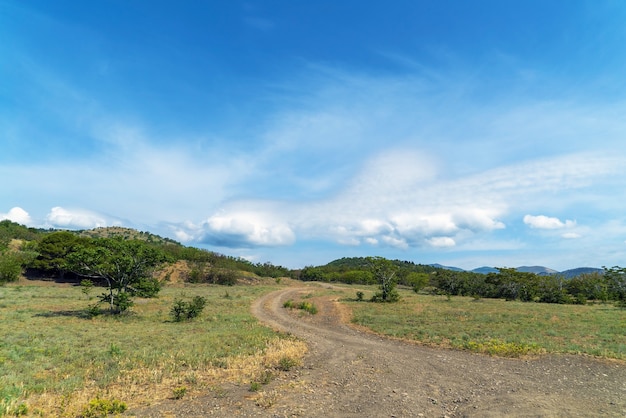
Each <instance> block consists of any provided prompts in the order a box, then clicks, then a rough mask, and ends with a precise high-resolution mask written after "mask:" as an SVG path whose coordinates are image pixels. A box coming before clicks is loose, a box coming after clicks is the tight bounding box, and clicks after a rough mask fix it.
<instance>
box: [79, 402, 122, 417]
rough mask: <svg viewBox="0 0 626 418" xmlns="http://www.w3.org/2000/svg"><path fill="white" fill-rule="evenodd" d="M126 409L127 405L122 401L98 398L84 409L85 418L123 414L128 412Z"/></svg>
mask: <svg viewBox="0 0 626 418" xmlns="http://www.w3.org/2000/svg"><path fill="white" fill-rule="evenodd" d="M126 408H127V406H126V403H124V402H122V401H118V400H116V399H113V400H108V399H100V398H96V399H92V400H91V401H89V404H87V405H86V406H85V407H84V408H83V417H85V418H100V417H107V416H108V415H109V414H121V413H123V412H124V411H126Z"/></svg>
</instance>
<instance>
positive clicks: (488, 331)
mask: <svg viewBox="0 0 626 418" xmlns="http://www.w3.org/2000/svg"><path fill="white" fill-rule="evenodd" d="M362 288H363V289H367V290H368V291H369V292H370V293H371V292H373V291H375V288H373V287H372V288H371V289H370V288H367V287H362ZM345 293H346V295H347V294H354V291H353V290H348V289H347V290H346V292H345ZM366 293H368V292H367V291H366ZM401 293H402V300H401V301H400V302H397V303H390V304H373V303H357V302H356V301H355V300H354V298H351V297H346V298H344V299H343V303H346V304H347V305H348V306H350V308H351V309H352V312H353V322H354V323H355V324H358V325H362V326H364V327H367V328H370V329H372V330H373V331H375V332H377V333H380V334H385V335H389V336H392V337H398V338H406V339H409V340H415V341H419V342H421V343H424V344H427V345H435V346H443V347H452V348H458V349H467V350H472V351H477V352H482V353H487V354H492V355H501V356H513V357H517V356H521V355H527V354H535V353H541V352H548V353H572V354H589V355H593V356H599V357H607V358H615V359H626V335H625V333H624V330H625V329H626V311H625V310H624V309H619V308H617V307H615V306H613V305H612V304H592V305H556V304H545V303H528V302H507V301H504V300H497V299H480V300H475V299H474V298H471V297H461V296H454V297H452V298H450V299H449V300H448V299H447V298H446V297H443V296H430V295H423V294H414V293H412V292H410V291H408V290H406V289H404V290H401Z"/></svg>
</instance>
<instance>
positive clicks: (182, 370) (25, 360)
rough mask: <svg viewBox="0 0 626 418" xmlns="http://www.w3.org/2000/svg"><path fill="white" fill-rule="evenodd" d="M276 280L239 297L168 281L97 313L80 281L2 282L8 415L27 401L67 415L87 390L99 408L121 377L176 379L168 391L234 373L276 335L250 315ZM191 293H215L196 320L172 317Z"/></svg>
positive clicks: (1, 400)
mask: <svg viewBox="0 0 626 418" xmlns="http://www.w3.org/2000/svg"><path fill="white" fill-rule="evenodd" d="M276 288H277V287H276V286H274V285H268V286H240V287H237V286H236V287H231V288H229V289H228V292H229V295H230V297H229V298H224V297H223V293H224V288H223V287H219V286H215V285H191V286H185V287H184V288H165V289H163V290H162V291H161V293H160V295H159V297H158V298H157V299H139V300H137V302H136V304H135V306H134V307H133V308H132V311H133V312H132V314H130V315H122V316H110V315H99V316H96V317H89V315H86V314H85V309H86V308H87V306H88V304H89V303H90V302H89V301H88V300H86V298H85V296H84V295H83V294H82V293H81V289H80V288H79V287H71V286H40V285H32V286H5V287H0V318H2V321H0V335H2V338H1V339H0V416H2V415H7V414H11V415H14V414H15V413H17V412H19V411H18V408H24V406H22V407H20V405H23V402H24V401H25V402H26V405H28V406H29V407H30V406H31V403H32V404H35V405H39V406H37V408H39V409H43V410H44V411H45V412H47V414H51V415H55V416H57V415H58V416H61V415H64V414H67V413H68V411H69V407H67V408H66V407H64V405H70V404H73V403H78V401H77V400H73V399H72V398H75V397H77V396H78V395H77V393H78V392H81V391H85V388H89V391H90V393H89V394H88V395H85V396H89V397H87V398H85V399H84V402H83V405H87V407H89V403H88V402H89V400H90V399H94V398H97V399H101V398H99V397H98V396H99V394H100V393H106V392H108V391H110V390H111V387H112V386H115V385H127V386H128V385H131V386H132V385H133V384H135V383H136V384H137V385H138V386H142V385H143V386H144V387H145V386H150V385H154V387H157V386H159V385H160V386H167V385H170V384H171V386H169V387H168V388H167V396H166V397H169V396H171V393H172V390H173V388H176V387H181V383H185V384H187V385H188V386H189V388H190V389H191V388H192V387H193V384H198V385H200V384H202V382H203V380H202V379H201V378H198V376H205V377H206V376H207V375H214V374H216V373H217V372H216V371H215V370H218V372H219V371H220V369H221V370H222V371H224V370H225V369H228V367H229V365H230V363H231V362H232V361H233V359H234V358H237V357H245V356H253V355H256V354H258V353H260V352H263V351H264V350H266V349H267V347H268V344H270V343H271V341H274V340H276V338H277V334H276V333H275V332H274V331H272V330H270V329H269V328H266V327H264V326H261V325H260V324H259V323H258V321H257V320H256V318H254V317H253V316H252V315H251V313H250V304H251V302H252V301H253V300H254V299H256V298H258V297H260V296H261V295H262V294H264V293H267V292H269V291H272V290H275V289H276ZM181 297H183V298H193V297H203V298H205V299H206V307H205V308H204V311H203V312H202V314H201V315H200V316H199V317H198V318H196V320H195V321H193V322H174V321H173V320H171V318H170V315H169V314H170V310H171V307H172V304H173V302H174V300H176V299H179V298H181ZM224 373H225V372H224ZM204 381H206V379H204ZM138 390H139V389H138ZM164 390H165V389H164ZM132 395H133V394H132V393H129V396H132ZM81 396H82V395H81ZM136 396H139V395H138V394H136ZM44 398H45V399H44ZM33 399H34V400H33ZM59 399H62V400H61V401H60V400H59ZM102 399H104V398H102ZM46 403H48V405H47V406H46ZM92 407H93V408H95V407H94V406H93V405H92ZM51 408H55V409H54V410H51ZM64 408H65V409H64ZM30 409H31V410H34V409H33V408H30Z"/></svg>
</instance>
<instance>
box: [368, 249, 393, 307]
mask: <svg viewBox="0 0 626 418" xmlns="http://www.w3.org/2000/svg"><path fill="white" fill-rule="evenodd" d="M366 260H367V263H368V265H369V268H370V271H371V272H372V274H373V275H374V278H375V279H376V282H377V283H378V286H379V288H380V292H377V293H376V294H375V295H374V296H373V297H372V301H375V302H378V301H380V302H397V301H398V300H400V295H399V294H398V291H397V290H396V273H397V272H398V266H396V265H395V264H394V263H393V262H392V261H391V260H387V259H386V258H383V257H367V258H366Z"/></svg>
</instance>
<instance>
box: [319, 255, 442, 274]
mask: <svg viewBox="0 0 626 418" xmlns="http://www.w3.org/2000/svg"><path fill="white" fill-rule="evenodd" d="M391 262H392V263H393V264H394V265H396V266H397V267H398V268H399V269H401V270H405V271H410V272H414V273H433V272H436V271H439V270H443V268H441V267H437V266H434V265H426V264H415V263H414V262H412V261H403V260H391ZM369 265H370V262H369V261H368V260H367V258H366V257H344V258H340V259H338V260H334V261H331V262H330V263H328V264H326V265H324V266H320V267H321V268H323V269H324V270H327V271H338V272H341V271H348V270H367V269H369Z"/></svg>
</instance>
